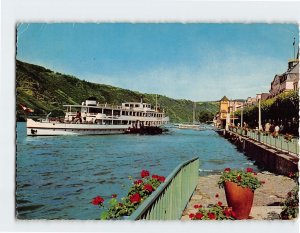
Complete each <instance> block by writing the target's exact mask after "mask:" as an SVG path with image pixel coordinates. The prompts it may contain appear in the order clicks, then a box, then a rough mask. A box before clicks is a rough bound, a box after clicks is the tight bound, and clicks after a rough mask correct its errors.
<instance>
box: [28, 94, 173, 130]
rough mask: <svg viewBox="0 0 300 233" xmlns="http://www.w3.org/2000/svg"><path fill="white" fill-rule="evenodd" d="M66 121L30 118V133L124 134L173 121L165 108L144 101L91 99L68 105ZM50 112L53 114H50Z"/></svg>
mask: <svg viewBox="0 0 300 233" xmlns="http://www.w3.org/2000/svg"><path fill="white" fill-rule="evenodd" d="M64 106H65V107H66V108H67V110H66V113H65V117H64V119H62V120H55V119H54V120H51V119H50V118H49V117H48V116H47V118H46V119H43V120H40V121H34V120H33V119H30V118H28V119H27V135H28V136H52V135H53V136H54V135H91V134H95V135H97V134H121V133H126V132H128V131H130V129H138V128H141V127H142V128H145V127H159V126H162V125H164V124H167V123H168V122H169V117H167V116H166V115H165V112H164V111H160V110H158V108H157V107H155V109H153V108H151V105H150V104H147V103H143V101H141V102H127V103H122V105H121V106H115V105H109V104H99V103H97V101H96V99H95V98H89V99H87V100H86V101H85V102H83V103H82V104H81V105H64ZM48 115H49V114H48Z"/></svg>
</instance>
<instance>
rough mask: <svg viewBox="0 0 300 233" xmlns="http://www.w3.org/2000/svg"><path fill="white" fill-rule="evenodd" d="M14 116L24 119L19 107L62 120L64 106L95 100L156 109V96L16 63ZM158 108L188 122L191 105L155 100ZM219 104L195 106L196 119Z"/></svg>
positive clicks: (176, 120)
mask: <svg viewBox="0 0 300 233" xmlns="http://www.w3.org/2000/svg"><path fill="white" fill-rule="evenodd" d="M16 95H17V96H16V114H17V120H21V119H22V118H23V111H22V109H21V108H20V106H19V104H25V105H26V106H27V107H29V108H32V109H34V113H32V114H33V115H35V116H40V117H41V116H45V115H46V114H48V113H49V112H52V115H51V116H63V115H64V113H63V111H64V108H63V105H64V104H80V103H81V102H82V101H84V100H85V99H87V98H88V97H91V96H94V97H96V98H97V100H98V102H100V103H106V102H107V103H109V104H118V105H120V104H121V103H122V102H125V101H140V99H141V96H143V99H144V102H148V103H151V104H152V105H153V106H154V105H155V94H146V93H140V92H137V91H131V90H126V89H121V88H118V87H113V86H109V85H104V84H95V83H91V82H87V81H84V80H80V79H78V78H76V77H74V76H70V75H65V74H61V73H58V72H54V71H52V70H49V69H46V68H44V67H41V66H37V65H32V64H28V63H25V62H21V61H18V60H17V61H16ZM158 104H159V105H160V107H161V108H163V109H165V111H166V113H167V115H168V116H169V117H170V120H171V122H191V121H192V116H193V112H192V111H193V110H192V109H193V102H192V101H190V100H176V99H172V98H169V97H167V96H162V95H159V96H158ZM218 109H219V103H218V102H198V103H197V107H196V115H199V113H200V112H203V111H206V112H211V113H213V114H215V113H216V112H217V111H218Z"/></svg>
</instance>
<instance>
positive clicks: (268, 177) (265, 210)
mask: <svg viewBox="0 0 300 233" xmlns="http://www.w3.org/2000/svg"><path fill="white" fill-rule="evenodd" d="M219 177H220V176H219V175H209V176H203V177H199V182H198V185H197V187H196V190H195V192H194V194H193V196H192V197H191V199H190V202H189V203H188V205H187V207H186V209H185V210H184V211H183V215H182V218H181V220H189V214H190V213H195V212H196V210H195V208H194V205H195V204H201V205H202V206H206V205H208V204H215V203H217V202H218V201H221V202H222V203H223V205H227V202H226V197H225V192H224V189H220V188H219V186H218V180H219ZM257 178H258V179H259V180H260V181H265V184H264V185H263V186H262V187H260V188H258V189H256V190H255V193H254V200H253V206H252V209H251V213H250V217H249V218H250V219H251V220H273V219H279V214H280V212H281V211H282V207H281V206H280V204H281V203H282V202H284V200H285V197H286V195H287V193H288V192H289V191H290V190H291V189H292V188H293V187H294V186H295V185H296V183H295V182H294V181H293V180H292V179H290V178H288V177H285V176H281V175H275V174H273V173H270V172H262V173H258V174H257ZM216 194H217V196H218V197H216Z"/></svg>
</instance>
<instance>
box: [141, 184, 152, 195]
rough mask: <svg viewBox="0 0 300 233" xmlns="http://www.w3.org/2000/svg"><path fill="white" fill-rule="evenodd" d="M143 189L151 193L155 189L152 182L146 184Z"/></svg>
mask: <svg viewBox="0 0 300 233" xmlns="http://www.w3.org/2000/svg"><path fill="white" fill-rule="evenodd" d="M143 189H144V190H146V191H148V192H150V193H151V192H152V191H153V187H152V185H151V184H145V185H144V187H143Z"/></svg>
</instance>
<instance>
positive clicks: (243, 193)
mask: <svg viewBox="0 0 300 233" xmlns="http://www.w3.org/2000/svg"><path fill="white" fill-rule="evenodd" d="M224 188H225V195H226V200H227V204H228V206H229V207H232V210H233V211H234V212H235V213H236V218H237V219H248V217H249V214H250V211H251V207H252V204H253V197H254V191H252V190H251V189H250V188H243V187H241V186H238V185H237V184H236V183H233V182H226V183H225V187H224Z"/></svg>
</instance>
